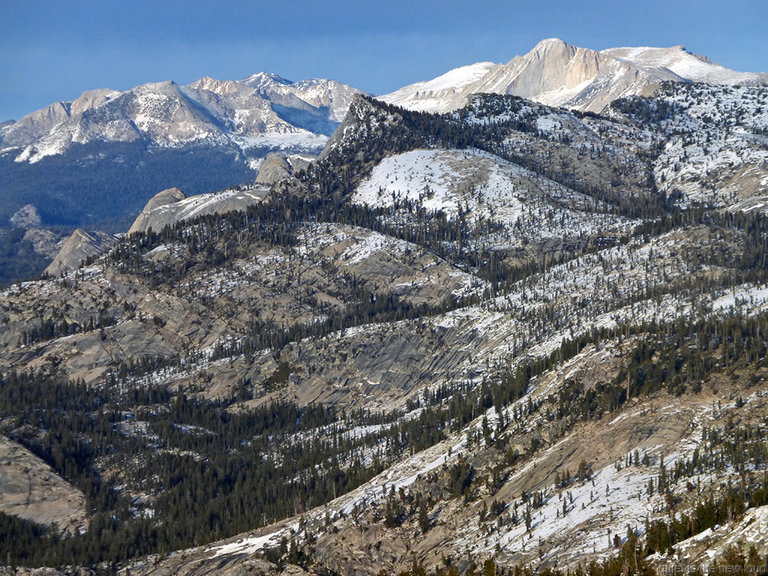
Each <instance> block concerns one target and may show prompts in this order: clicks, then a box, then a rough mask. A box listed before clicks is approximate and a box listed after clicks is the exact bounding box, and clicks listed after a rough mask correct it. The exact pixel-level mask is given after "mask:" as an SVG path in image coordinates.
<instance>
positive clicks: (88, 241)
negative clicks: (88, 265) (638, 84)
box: [45, 228, 117, 276]
mask: <svg viewBox="0 0 768 576" xmlns="http://www.w3.org/2000/svg"><path fill="white" fill-rule="evenodd" d="M116 243H117V238H116V237H115V236H113V235H112V234H107V233H106V232H98V231H97V232H87V231H86V230H83V229H82V228H78V229H77V230H75V231H74V232H73V233H72V235H71V236H69V237H68V238H67V239H66V240H64V242H63V243H62V245H61V248H60V249H59V252H58V254H56V256H55V257H54V259H53V262H51V263H50V264H49V265H48V267H47V268H46V269H45V273H46V274H48V275H49V276H58V275H59V274H61V273H63V272H66V271H68V270H73V269H75V268H77V267H79V266H80V265H81V264H82V263H83V262H84V261H85V260H87V259H88V258H90V257H93V256H98V255H100V254H103V253H104V252H106V251H107V250H109V249H110V248H111V247H112V246H114V245H115V244H116Z"/></svg>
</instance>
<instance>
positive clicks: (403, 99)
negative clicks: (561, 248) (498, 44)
mask: <svg viewBox="0 0 768 576" xmlns="http://www.w3.org/2000/svg"><path fill="white" fill-rule="evenodd" d="M664 81H677V82H680V81H692V82H706V83H711V84H762V85H768V74H762V73H760V74H754V73H743V72H734V71H733V70H729V69H727V68H723V67H722V66H718V65H716V64H712V63H711V62H710V61H709V59H708V58H705V57H701V56H696V55H694V54H691V53H690V52H688V51H686V50H685V48H684V47H683V46H673V47H671V48H649V47H640V48H612V49H608V50H603V51H602V52H597V51H595V50H589V49H587V48H579V47H577V46H573V45H570V44H567V43H565V42H563V41H562V40H561V39H559V38H547V39H545V40H542V41H541V42H539V43H538V44H536V46H534V47H533V49H532V50H531V51H530V52H528V53H527V54H525V55H524V56H516V57H515V58H513V59H512V60H511V61H510V62H508V63H507V64H504V65H494V64H492V63H490V62H481V63H478V64H474V65H471V66H464V67H462V68H457V69H455V70H451V71H449V72H447V73H446V74H443V75H442V76H438V77H437V78H435V79H434V80H429V81H425V82H417V83H416V84H411V85H410V86H406V87H404V88H401V89H400V90H397V91H396V92H393V93H391V94H387V95H385V96H382V97H381V100H384V101H385V102H389V103H391V104H396V105H399V106H403V107H405V108H410V109H412V110H419V111H428V112H449V111H452V110H455V109H457V108H461V107H462V106H464V105H466V104H467V102H468V101H469V97H470V96H471V95H472V94H477V93H481V92H488V93H494V94H514V95H516V96H521V97H523V98H528V99H530V100H535V101H537V102H541V103H543V104H547V105H550V106H564V107H568V108H573V109H577V110H590V111H600V110H602V109H603V108H604V107H605V106H607V105H608V104H610V103H611V102H612V101H613V100H615V99H616V98H620V97H623V96H629V95H635V94H640V93H642V91H643V89H644V88H645V87H646V86H648V85H651V84H658V83H659V82H664Z"/></svg>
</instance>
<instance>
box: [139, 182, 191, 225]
mask: <svg viewBox="0 0 768 576" xmlns="http://www.w3.org/2000/svg"><path fill="white" fill-rule="evenodd" d="M186 197H187V196H186V195H185V194H184V192H182V191H181V190H179V189H178V188H168V189H166V190H163V191H162V192H158V193H157V194H155V195H154V196H153V197H152V199H151V200H150V201H149V202H147V205H146V206H144V209H143V210H142V211H141V214H139V216H138V217H137V218H136V220H134V221H133V224H132V225H131V227H130V228H129V229H128V234H129V235H130V234H133V233H134V232H139V231H141V232H146V231H147V230H148V229H149V228H153V229H154V230H160V229H161V228H158V227H157V224H158V223H159V221H160V219H159V218H158V209H159V208H163V207H166V206H169V205H171V204H175V203H176V202H181V201H182V200H184V199H185V198H186ZM153 223H154V224H155V225H154V226H153V225H152V224H153Z"/></svg>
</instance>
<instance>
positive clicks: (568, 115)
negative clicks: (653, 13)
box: [0, 39, 768, 576]
mask: <svg viewBox="0 0 768 576" xmlns="http://www.w3.org/2000/svg"><path fill="white" fill-rule="evenodd" d="M767 84H768V75H766V74H759V73H755V74H749V73H739V72H733V71H731V70H727V69H725V68H722V67H720V66H717V65H715V64H713V63H711V62H710V61H709V60H708V59H706V58H704V57H701V56H695V55H693V54H690V53H688V52H687V51H685V49H684V48H682V47H674V48H615V49H610V50H605V51H602V52H595V51H591V50H587V49H583V48H577V47H574V46H570V45H568V44H565V43H564V42H562V41H560V40H556V39H549V40H544V41H542V42H541V43H540V44H538V45H537V46H536V47H535V48H534V49H533V50H532V51H531V52H530V53H528V54H526V55H525V56H522V57H516V58H515V59H513V60H512V61H510V62H509V63H507V64H498V65H497V64H491V63H480V64H475V65H472V66H468V67H464V68H459V69H456V70H453V71H450V72H448V73H446V74H444V75H443V76H440V77H439V78H436V79H434V80H430V81H425V82H421V83H418V84H415V85H412V86H407V87H404V88H402V89H400V90H398V91H396V92H394V93H392V94H389V95H386V96H382V97H380V98H373V97H371V96H368V95H366V94H363V93H362V92H360V91H357V90H354V89H352V88H350V87H348V86H345V85H343V84H339V83H336V82H332V81H318V80H311V81H305V82H298V83H291V82H288V81H285V80H283V79H281V78H278V77H275V76H271V75H266V74H259V75H255V76H252V77H250V78H247V79H245V80H241V81H237V82H220V81H216V80H212V79H203V80H200V81H198V82H196V83H194V84H191V85H189V86H178V85H176V84H174V83H161V84H152V85H145V86H140V87H137V88H134V89H132V90H129V91H127V92H123V93H116V92H112V91H95V92H86V93H85V94H84V95H83V96H82V97H81V98H79V99H78V100H76V101H73V102H67V103H60V104H55V105H52V106H51V107H49V108H47V109H45V110H43V111H38V112H35V113H33V114H31V115H29V116H27V117H25V118H23V119H21V120H20V121H18V122H16V123H11V124H7V125H4V127H3V128H1V129H0V130H2V132H0V139H1V144H2V149H3V151H2V155H0V162H1V163H2V169H1V171H0V174H2V182H1V183H0V185H2V187H3V191H6V190H7V191H8V193H7V194H4V195H3V199H4V200H3V202H4V205H3V207H2V210H4V212H2V214H1V215H2V218H3V219H5V220H8V222H9V223H10V224H12V225H13V226H14V227H13V228H7V229H6V230H4V231H1V232H2V233H3V234H5V235H6V238H9V239H10V238H12V239H13V241H12V242H11V241H10V240H9V241H8V242H7V245H8V246H10V247H11V248H12V250H11V248H9V249H8V250H6V251H4V252H3V257H4V258H5V260H4V261H3V262H6V261H7V262H16V261H17V260H15V258H17V257H18V256H19V254H26V255H27V257H26V258H27V260H30V259H32V256H31V255H32V254H37V255H38V256H39V255H40V254H42V253H43V252H44V251H46V252H44V253H45V254H47V256H46V257H45V258H42V257H41V258H40V262H39V266H38V267H39V269H40V270H42V267H44V266H48V268H47V271H46V273H45V274H44V275H43V276H42V277H41V278H40V279H36V280H28V281H24V282H21V281H15V280H18V279H19V278H20V277H21V275H20V274H17V273H16V272H11V271H10V264H8V265H6V264H3V266H4V268H3V274H4V278H6V279H9V281H14V282H13V283H11V284H9V286H8V287H6V288H5V289H4V290H3V291H2V292H0V375H1V380H0V563H3V564H5V567H4V568H0V574H41V575H42V574H46V575H48V574H58V573H69V574H121V575H123V576H128V575H129V574H130V575H137V574H138V575H143V576H150V575H151V576H160V575H168V574H182V575H208V574H210V575H225V574H232V575H245V574H263V575H266V574H286V575H302V574H311V575H335V574H361V575H371V576H374V575H379V574H382V575H389V574H393V575H395V574H400V575H406V576H409V575H413V576H415V575H420V574H424V575H426V574H436V575H448V574H456V575H458V574H481V573H482V574H489V575H490V574H514V575H516V576H523V575H531V574H533V573H540V574H546V575H548V576H565V575H566V574H569V575H574V576H575V575H579V576H587V575H589V576H619V575H627V574H643V575H653V574H668V573H671V571H675V572H677V571H680V572H682V571H689V570H690V571H695V572H696V573H704V572H708V571H709V572H711V571H725V572H728V573H744V572H746V571H753V572H756V573H757V572H761V571H764V570H766V566H767V562H768V384H767V383H766V377H768V357H767V354H768V343H767V342H766V335H767V334H768V214H766V211H768V86H766V85H767ZM97 174H98V175H99V176H98V177H97V176H96V175H97ZM80 179H85V180H83V181H81V180H80ZM86 180H87V182H89V184H87V185H86V184H84V183H82V182H85V181H86ZM142 206H143V209H142ZM131 222H132V224H131ZM75 227H79V228H78V229H77V230H75V231H74V232H72V230H73V229H74V228H75ZM14 250H15V252H14ZM14 274H15V275H14Z"/></svg>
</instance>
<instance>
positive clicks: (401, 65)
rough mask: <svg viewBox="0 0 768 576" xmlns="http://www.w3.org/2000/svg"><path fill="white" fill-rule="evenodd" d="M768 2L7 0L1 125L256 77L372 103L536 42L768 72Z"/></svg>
mask: <svg viewBox="0 0 768 576" xmlns="http://www.w3.org/2000/svg"><path fill="white" fill-rule="evenodd" d="M766 24H768V0H728V1H717V2H715V1H710V0H692V1H688V0H679V1H676V0H665V1H658V0H632V1H622V0H612V1H608V0H594V1H579V0H569V1H560V0H556V1H549V2H548V1H545V0H538V1H533V0H524V1H522V0H521V1H518V0H508V1H501V0H487V1H483V0H479V1H474V2H473V1H470V0H464V1H454V0H441V1H432V0H430V1H426V0H425V1H419V0H411V1H391V2H374V1H372V0H360V1H356V2H353V1H346V0H323V1H320V2H310V1H299V0H281V1H279V2H278V1H276V0H272V1H262V0H249V1H228V0H219V1H206V2H204V1H200V0H184V1H178V0H166V1H162V0H154V1H147V0H99V1H88V2H86V1H79V0H69V1H63V0H60V1H53V0H0V120H5V119H10V118H15V119H18V118H20V117H21V116H23V115H24V114H26V113H29V112H31V111H33V110H36V109H38V108H41V107H43V106H46V105H48V104H50V103H52V102H54V101H57V100H70V99H73V98H76V97H77V96H79V95H80V93H82V92H83V91H84V90H88V89H92V88H113V89H116V90H126V89H128V88H131V87H132V86H135V85H137V84H142V83H145V82H154V81H160V80H175V81H176V82H179V83H182V84H186V83H189V82H192V81H194V80H196V79H198V78H200V77H202V76H213V77H214V78H219V79H238V78H242V77H245V76H248V75H250V74H252V73H255V72H259V71H266V72H273V73H276V74H279V75H281V76H284V77H286V78H289V79H291V80H301V79H304V78H311V77H319V78H333V79H336V80H340V81H342V82H346V83H348V84H351V85H353V86H355V87H357V88H360V89H362V90H365V91H368V92H370V93H374V94H383V93H386V92H390V91H392V90H395V89H397V88H399V87H400V86H403V85H406V84H409V83H412V82H416V81H418V80H426V79H430V78H433V77H435V76H438V75H439V74H442V73H443V72H446V71H447V70H449V69H451V68H455V67H457V66H462V65H465V64H471V63H473V62H479V61H493V62H507V61H509V60H511V59H512V58H513V57H514V56H515V55H517V54H524V53H525V52H527V51H528V50H530V49H531V48H532V47H533V46H534V45H535V44H536V43H537V42H538V41H539V40H541V39H542V38H548V37H554V36H556V37H559V38H562V39H563V40H565V41H566V42H569V43H571V44H575V45H578V46H583V47H586V48H593V49H603V48H609V47H613V46H635V45H644V46H649V45H650V46H671V45H675V44H685V46H686V47H687V48H688V49H689V50H690V51H692V52H696V53H701V54H706V55H708V56H709V57H710V58H712V60H714V61H716V62H718V63H719V64H722V65H724V66H727V67H729V68H733V69H736V70H741V71H751V72H762V71H768V32H766Z"/></svg>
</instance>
